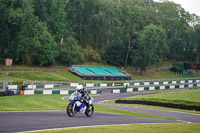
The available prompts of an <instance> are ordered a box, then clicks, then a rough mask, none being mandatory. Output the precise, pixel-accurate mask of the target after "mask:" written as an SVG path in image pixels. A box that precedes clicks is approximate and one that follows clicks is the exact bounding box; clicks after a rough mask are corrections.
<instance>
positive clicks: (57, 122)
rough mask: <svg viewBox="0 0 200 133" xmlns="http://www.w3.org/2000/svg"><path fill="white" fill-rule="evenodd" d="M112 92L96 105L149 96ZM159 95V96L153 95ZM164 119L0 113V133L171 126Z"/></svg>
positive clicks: (188, 117)
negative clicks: (76, 128) (71, 128)
mask: <svg viewBox="0 0 200 133" xmlns="http://www.w3.org/2000/svg"><path fill="white" fill-rule="evenodd" d="M110 92H111V90H110V89H104V90H103V91H102V94H101V95H98V96H94V99H95V102H94V104H101V103H100V101H103V100H112V99H120V98H123V97H128V96H134V95H141V94H149V93H123V94H111V93H110ZM153 93H156V92H153ZM104 106H109V107H112V108H119V109H123V110H129V111H134V112H139V113H145V114H151V115H157V116H161V117H167V118H173V119H177V120H182V121H187V122H200V115H194V114H187V113H181V112H170V111H165V112H163V111H161V110H153V109H146V108H140V107H128V106H119V105H104ZM172 122H174V121H167V120H161V119H153V118H145V117H134V116H125V115H115V114H108V113H97V112H95V113H94V115H93V116H92V117H91V118H89V117H86V116H85V115H84V114H76V115H75V117H73V118H71V117H68V116H67V115H66V112H65V108H64V109H63V111H21V112H20V111H16V112H0V132H2V133H7V132H9V133H12V132H25V131H35V130H43V129H54V128H69V127H79V126H95V125H115V124H133V123H172Z"/></svg>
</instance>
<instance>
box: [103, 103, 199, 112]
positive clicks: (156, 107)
mask: <svg viewBox="0 0 200 133" xmlns="http://www.w3.org/2000/svg"><path fill="white" fill-rule="evenodd" d="M104 103H105V104H117V105H125V106H133V107H143V108H151V109H159V110H168V111H179V112H185V113H194V114H200V111H195V110H183V109H174V108H167V107H159V106H150V105H142V104H123V103H121V104H120V103H115V101H114V100H111V101H106V102H104Z"/></svg>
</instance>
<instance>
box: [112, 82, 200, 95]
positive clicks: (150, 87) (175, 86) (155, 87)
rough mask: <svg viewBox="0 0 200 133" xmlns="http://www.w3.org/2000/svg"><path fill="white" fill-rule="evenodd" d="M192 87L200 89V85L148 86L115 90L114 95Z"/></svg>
mask: <svg viewBox="0 0 200 133" xmlns="http://www.w3.org/2000/svg"><path fill="white" fill-rule="evenodd" d="M192 87H200V83H197V84H184V85H165V86H164V85H162V86H148V87H147V86H146V87H128V88H121V89H113V90H112V93H125V92H133V91H145V90H147V91H148V90H150V91H153V90H165V89H175V88H192Z"/></svg>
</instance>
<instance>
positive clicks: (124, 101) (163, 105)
mask: <svg viewBox="0 0 200 133" xmlns="http://www.w3.org/2000/svg"><path fill="white" fill-rule="evenodd" d="M115 103H123V104H143V105H151V106H160V107H167V108H176V109H186V110H196V111H200V106H195V105H184V104H173V103H161V102H153V101H142V100H116V101H115Z"/></svg>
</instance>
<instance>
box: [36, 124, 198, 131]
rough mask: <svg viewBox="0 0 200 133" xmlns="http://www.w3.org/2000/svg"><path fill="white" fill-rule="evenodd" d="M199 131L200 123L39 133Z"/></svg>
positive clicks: (119, 126)
mask: <svg viewBox="0 0 200 133" xmlns="http://www.w3.org/2000/svg"><path fill="white" fill-rule="evenodd" d="M199 131H200V123H190V124H188V123H164V124H132V125H115V126H98V127H85V128H73V129H61V130H49V131H41V133H66V132H73V133H91V132H92V133H147V132H150V133H199ZM38 133H40V132H38Z"/></svg>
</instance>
